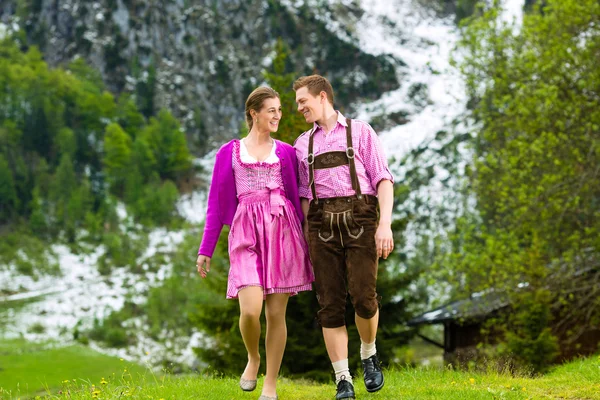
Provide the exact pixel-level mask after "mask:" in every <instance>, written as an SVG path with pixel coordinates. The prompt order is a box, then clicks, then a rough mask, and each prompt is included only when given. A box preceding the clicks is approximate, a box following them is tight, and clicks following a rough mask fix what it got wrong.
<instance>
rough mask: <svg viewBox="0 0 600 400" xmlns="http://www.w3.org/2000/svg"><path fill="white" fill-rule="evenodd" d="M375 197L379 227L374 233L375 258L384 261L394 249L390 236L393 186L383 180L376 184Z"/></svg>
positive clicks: (392, 239) (391, 235) (390, 182)
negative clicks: (377, 201) (377, 200)
mask: <svg viewBox="0 0 600 400" xmlns="http://www.w3.org/2000/svg"><path fill="white" fill-rule="evenodd" d="M377 197H378V199H379V226H378V227H377V231H376V232H375V245H376V247H377V256H378V257H383V258H384V259H385V258H387V257H388V255H390V253H391V252H392V250H393V249H394V236H393V234H392V207H393V205H394V184H393V183H392V181H390V180H387V179H383V180H381V181H379V184H377Z"/></svg>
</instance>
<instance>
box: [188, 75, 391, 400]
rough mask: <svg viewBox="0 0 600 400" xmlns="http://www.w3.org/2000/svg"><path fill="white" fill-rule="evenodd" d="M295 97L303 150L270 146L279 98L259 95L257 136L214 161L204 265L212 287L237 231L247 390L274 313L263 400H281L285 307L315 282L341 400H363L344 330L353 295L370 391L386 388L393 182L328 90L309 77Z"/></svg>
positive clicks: (233, 276) (252, 115) (251, 120)
mask: <svg viewBox="0 0 600 400" xmlns="http://www.w3.org/2000/svg"><path fill="white" fill-rule="evenodd" d="M293 88H294V91H295V92H296V103H297V105H298V111H299V112H300V113H302V114H303V115H304V117H305V119H306V122H308V123H313V124H314V125H313V128H312V129H311V130H309V131H307V132H305V133H303V134H302V135H301V136H300V137H299V138H298V139H297V140H296V142H295V143H294V147H292V146H290V145H288V144H286V143H283V142H280V141H278V140H273V139H272V138H271V133H272V132H276V131H277V127H278V123H279V120H280V118H281V104H280V100H279V95H278V93H277V92H275V91H274V90H273V89H270V88H267V87H259V88H257V89H255V90H254V91H253V92H252V93H251V94H250V96H249V97H248V99H247V100H246V122H247V124H248V128H249V130H250V131H249V133H248V136H247V137H245V138H244V139H242V140H232V141H231V142H229V143H227V144H225V145H224V146H223V147H221V149H220V150H219V151H218V152H217V155H216V161H215V167H214V171H213V176H212V183H211V186H210V191H209V195H208V209H207V213H206V224H205V227H204V235H203V237H202V243H201V245H200V249H199V251H198V259H197V261H196V264H197V268H198V272H199V273H200V275H201V276H202V277H203V278H206V276H207V274H208V273H209V270H210V257H211V256H212V254H213V251H214V249H215V246H216V242H217V240H218V237H219V234H220V232H221V229H222V227H223V225H230V226H231V230H230V232H229V257H230V263H231V267H230V270H229V278H228V287H227V298H232V299H233V298H237V299H238V300H239V304H240V331H241V334H242V338H243V340H244V344H245V346H246V350H247V351H248V363H247V365H246V369H245V370H244V372H243V374H242V376H241V379H240V387H241V388H242V390H245V391H251V390H254V389H255V387H256V380H257V375H258V369H259V365H260V354H259V352H258V344H259V338H260V332H261V329H260V315H261V311H262V305H263V301H265V303H266V306H265V315H266V321H267V334H266V339H265V342H266V343H265V344H266V364H267V371H266V375H265V380H264V384H263V390H262V395H261V396H260V399H259V400H271V399H277V394H276V384H277V376H278V374H279V368H280V366H281V360H282V358H283V352H284V350H285V344H286V339H287V328H286V323H285V312H286V307H287V302H288V298H289V296H291V295H294V294H297V293H298V292H300V291H305V290H311V283H312V282H313V281H314V282H315V289H316V292H317V299H318V301H319V305H320V307H321V309H320V310H319V311H318V313H317V316H318V320H319V323H320V325H321V327H322V330H323V337H324V339H325V346H326V347H327V352H328V355H329V358H330V359H331V362H332V366H333V370H334V372H335V376H336V385H337V393H336V399H354V397H355V394H354V387H353V383H352V377H351V376H350V371H349V367H348V333H347V330H346V324H345V319H344V314H345V306H346V296H347V294H348V293H349V294H350V297H351V299H352V303H353V305H354V309H355V312H356V315H355V320H356V326H357V328H358V332H359V335H360V338H361V347H360V353H361V359H362V364H363V376H364V382H365V386H366V389H367V391H369V392H375V391H377V390H379V389H381V388H382V387H383V374H382V372H381V367H380V365H379V360H378V358H377V354H376V348H375V336H376V333H377V324H378V320H379V308H378V301H377V293H376V290H375V289H376V280H377V262H378V259H379V257H383V258H387V256H388V255H389V254H390V253H391V252H392V249H393V238H392V231H391V214H392V202H393V183H392V182H393V178H392V175H391V173H390V171H389V169H388V166H387V160H386V158H385V156H384V153H383V150H382V148H381V144H380V142H379V139H378V137H377V135H376V134H375V132H374V131H373V129H372V128H371V127H370V126H369V125H368V124H366V123H364V122H361V121H356V120H350V119H347V118H345V117H344V116H343V115H342V114H341V113H340V112H338V111H336V110H335V109H334V107H333V89H332V87H331V84H330V83H329V81H328V80H327V79H326V78H324V77H322V76H319V75H311V76H305V77H301V78H299V79H298V80H297V81H296V82H295V83H294V86H293ZM378 205H379V213H378ZM309 255H310V257H309ZM311 261H312V266H311ZM313 267H314V274H313Z"/></svg>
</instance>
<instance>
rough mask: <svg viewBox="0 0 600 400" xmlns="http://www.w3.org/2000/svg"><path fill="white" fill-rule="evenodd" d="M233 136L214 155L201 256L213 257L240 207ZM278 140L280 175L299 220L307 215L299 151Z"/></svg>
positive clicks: (199, 251)
mask: <svg viewBox="0 0 600 400" xmlns="http://www.w3.org/2000/svg"><path fill="white" fill-rule="evenodd" d="M236 141H238V140H237V139H234V140H232V141H230V142H229V143H226V144H224V145H223V146H222V147H221V148H220V149H219V151H218V152H217V155H216V157H215V167H214V169H213V174H212V181H211V184H210V189H209V191H208V206H207V209H206V221H205V224H204V235H202V242H201V243H200V248H199V249H198V255H200V254H202V255H205V256H208V257H212V255H213V253H214V251H215V247H216V246H217V241H218V240H219V235H220V234H221V230H222V229H223V225H231V222H232V221H233V216H234V214H235V211H236V209H237V206H238V199H237V193H236V187H235V178H234V176H233V164H232V156H233V143H234V142H236ZM275 142H277V147H276V153H277V157H279V160H280V161H281V177H282V178H283V187H284V189H285V195H286V197H287V198H288V199H289V200H290V202H291V203H292V204H293V205H294V208H295V209H296V214H298V218H299V219H300V222H302V219H303V218H304V213H303V212H302V207H301V206H300V196H298V163H297V161H296V151H295V150H294V148H293V147H292V146H290V145H289V144H287V143H284V142H281V141H279V140H275Z"/></svg>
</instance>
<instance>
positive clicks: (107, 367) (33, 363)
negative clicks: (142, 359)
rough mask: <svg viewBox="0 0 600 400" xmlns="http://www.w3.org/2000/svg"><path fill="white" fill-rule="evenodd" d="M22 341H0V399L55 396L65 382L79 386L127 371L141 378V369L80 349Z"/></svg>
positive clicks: (142, 372) (85, 348) (74, 346)
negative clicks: (72, 382) (68, 381)
mask: <svg viewBox="0 0 600 400" xmlns="http://www.w3.org/2000/svg"><path fill="white" fill-rule="evenodd" d="M53 346H55V345H53V344H52V343H46V344H32V343H28V342H26V341H24V340H8V341H6V340H5V341H0V399H2V400H4V399H12V398H15V399H18V398H21V399H26V398H29V397H31V396H34V395H36V394H44V393H48V391H50V392H51V393H58V390H60V388H61V387H62V386H63V383H62V382H63V381H65V380H71V381H73V380H75V381H77V382H81V383H82V384H87V383H86V381H88V380H89V382H92V383H93V382H100V379H101V378H102V377H106V378H108V377H110V376H112V374H113V373H117V372H119V371H121V372H122V371H123V369H125V368H128V369H129V370H130V371H133V372H134V373H135V374H137V375H138V376H140V378H143V374H144V373H145V368H143V367H141V366H139V365H131V363H128V362H125V361H121V360H120V359H119V358H115V357H109V356H106V355H103V354H100V353H98V352H96V351H94V350H91V349H89V348H87V347H84V346H80V345H73V346H68V347H53Z"/></svg>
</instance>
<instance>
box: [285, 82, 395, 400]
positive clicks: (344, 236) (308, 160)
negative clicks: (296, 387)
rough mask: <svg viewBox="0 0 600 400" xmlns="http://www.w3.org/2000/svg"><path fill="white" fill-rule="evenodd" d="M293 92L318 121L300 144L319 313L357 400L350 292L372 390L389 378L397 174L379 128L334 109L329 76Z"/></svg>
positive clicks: (342, 379)
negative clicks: (384, 311)
mask: <svg viewBox="0 0 600 400" xmlns="http://www.w3.org/2000/svg"><path fill="white" fill-rule="evenodd" d="M294 91H295V92H296V103H297V105H298V111H299V112H300V113H301V114H303V115H304V118H305V119H306V122H308V123H313V124H314V125H313V128H312V129H311V130H309V131H307V132H304V133H303V134H302V135H301V136H300V137H299V138H298V139H297V140H296V142H295V144H294V148H295V149H296V154H297V157H298V164H299V165H298V166H299V176H300V184H299V186H300V187H299V194H300V197H301V202H302V210H303V212H304V213H305V216H306V218H305V225H304V229H305V235H306V236H307V240H308V244H309V251H310V256H311V259H312V263H313V267H314V271H315V288H316V291H317V299H318V301H319V305H320V307H321V309H320V310H319V312H318V314H317V316H318V320H319V323H320V324H321V327H322V329H323V338H324V339H325V346H326V347H327V353H328V355H329V358H330V360H331V363H332V366H333V369H334V371H335V377H336V385H337V394H336V399H338V400H339V399H354V398H355V394H354V386H353V382H352V377H351V376H350V371H349V368H348V332H347V330H346V322H345V319H344V314H345V307H346V296H347V294H349V295H350V297H351V300H352V304H353V306H354V310H355V321H356V327H357V329H358V333H359V335H360V338H361V348H360V355H361V360H362V365H363V377H364V382H365V386H366V389H367V391H369V392H375V391H377V390H380V389H381V388H382V387H383V383H384V379H383V374H382V372H381V367H380V365H379V360H378V357H377V353H376V348H375V338H376V334H377V324H378V321H379V304H378V301H377V293H376V280H377V262H378V259H379V257H383V258H387V256H388V255H389V254H390V253H391V252H392V250H393V246H394V242H393V237H392V230H391V216H392V203H393V177H392V174H391V173H390V171H389V168H388V165H387V160H386V158H385V155H384V153H383V150H382V147H381V143H380V141H379V138H378V137H377V134H376V133H375V131H374V130H373V128H371V127H370V126H369V125H368V124H367V123H365V122H362V121H356V120H350V119H346V118H345V117H344V116H343V115H342V114H341V113H340V112H338V111H336V110H335V109H334V107H333V88H332V87H331V84H330V83H329V81H328V80H327V79H326V78H324V77H322V76H319V75H311V76H305V77H301V78H299V79H298V80H297V81H296V82H294ZM378 204H379V218H378V214H377V205H378Z"/></svg>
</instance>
